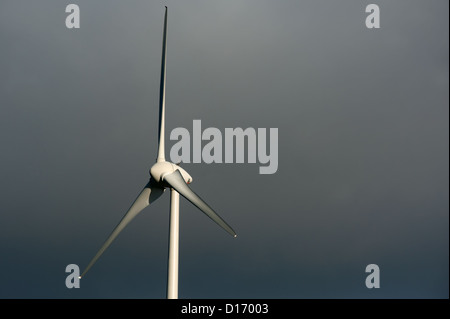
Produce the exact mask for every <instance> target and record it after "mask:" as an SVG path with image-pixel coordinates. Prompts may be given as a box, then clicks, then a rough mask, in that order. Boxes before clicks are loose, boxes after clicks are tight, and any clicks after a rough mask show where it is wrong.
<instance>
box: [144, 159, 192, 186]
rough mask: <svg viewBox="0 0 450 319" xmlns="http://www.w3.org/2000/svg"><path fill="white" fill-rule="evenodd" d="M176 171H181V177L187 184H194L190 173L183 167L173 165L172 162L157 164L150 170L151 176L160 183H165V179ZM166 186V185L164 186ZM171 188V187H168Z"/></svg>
mask: <svg viewBox="0 0 450 319" xmlns="http://www.w3.org/2000/svg"><path fill="white" fill-rule="evenodd" d="M176 170H179V171H180V173H181V176H182V177H183V179H184V181H185V182H186V184H190V183H192V176H191V175H189V173H188V172H186V170H185V169H184V168H182V167H181V166H179V165H177V164H174V163H171V162H157V163H155V164H154V165H153V166H152V167H151V168H150V175H151V176H152V177H153V179H154V180H155V181H156V182H158V183H161V182H164V177H165V176H166V175H168V174H172V173H174V172H175V171H176ZM164 186H166V185H164ZM166 187H170V186H166Z"/></svg>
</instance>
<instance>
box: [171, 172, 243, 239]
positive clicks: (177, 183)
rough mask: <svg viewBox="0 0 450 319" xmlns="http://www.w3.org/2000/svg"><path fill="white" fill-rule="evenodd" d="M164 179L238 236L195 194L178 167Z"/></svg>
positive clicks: (224, 227)
mask: <svg viewBox="0 0 450 319" xmlns="http://www.w3.org/2000/svg"><path fill="white" fill-rule="evenodd" d="M164 181H165V182H166V183H167V184H169V185H170V186H171V187H172V188H174V189H175V190H176V191H177V192H178V193H180V194H181V195H182V196H183V197H184V198H186V199H187V200H188V201H190V202H191V203H192V204H194V205H195V206H197V208H198V209H200V210H201V211H202V212H203V213H205V214H206V215H207V216H208V217H209V218H211V219H212V220H213V221H215V222H216V223H217V224H218V225H219V226H220V227H222V228H223V229H225V230H226V231H227V232H228V233H229V234H230V235H231V236H233V237H236V236H237V235H236V233H235V231H234V230H233V229H232V228H231V227H230V225H228V224H227V223H226V222H225V221H224V220H223V219H222V218H221V217H220V216H219V215H218V214H217V213H216V212H215V211H214V210H213V209H212V208H211V207H209V206H208V204H206V203H205V202H204V201H203V200H202V199H201V198H200V197H199V196H198V195H197V194H195V193H194V192H193V191H192V190H191V189H190V188H189V186H188V185H187V184H186V182H185V181H184V178H183V176H182V175H181V173H180V171H179V170H178V169H177V170H176V171H175V172H173V173H171V174H167V175H165V176H164Z"/></svg>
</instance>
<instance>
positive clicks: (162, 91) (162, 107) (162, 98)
mask: <svg viewBox="0 0 450 319" xmlns="http://www.w3.org/2000/svg"><path fill="white" fill-rule="evenodd" d="M166 43H167V7H166V13H165V15H164V31H163V43H162V55H161V79H160V83H159V131H158V134H159V144H158V157H157V158H156V161H157V162H165V160H166V159H165V155H164V153H165V151H164V133H165V125H164V121H165V112H166V47H167V45H166Z"/></svg>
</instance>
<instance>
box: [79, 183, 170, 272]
mask: <svg viewBox="0 0 450 319" xmlns="http://www.w3.org/2000/svg"><path fill="white" fill-rule="evenodd" d="M163 192H164V189H163V188H161V187H159V186H158V185H156V182H154V181H153V179H151V180H150V181H149V182H148V184H147V185H146V186H145V187H144V189H143V190H142V191H141V193H140V194H139V195H138V197H137V198H136V200H135V201H134V203H133V204H132V205H131V207H130V208H129V209H128V211H127V212H126V214H125V215H124V216H123V217H122V220H121V221H120V222H119V224H117V226H116V228H114V230H113V231H112V233H111V234H110V235H109V237H108V239H107V240H106V241H105V242H104V244H103V246H102V247H101V248H100V250H99V251H98V252H97V254H96V255H95V256H94V258H92V260H91V262H90V263H89V264H88V266H87V267H86V269H85V270H84V271H83V273H82V274H81V276H80V278H81V277H83V276H84V275H85V274H86V273H87V272H88V271H89V269H90V268H91V267H92V266H93V265H94V264H95V262H96V261H97V259H98V258H99V257H100V256H101V255H102V254H103V253H104V252H105V250H106V249H107V248H108V247H109V245H111V243H112V242H113V240H114V239H115V238H116V237H117V235H119V233H120V232H121V231H122V230H123V229H124V228H125V226H126V225H128V223H129V222H130V221H131V220H132V219H133V218H134V217H135V216H136V215H137V214H139V213H140V212H141V211H142V210H143V209H144V208H145V207H147V206H148V205H150V203H152V202H154V201H155V200H156V199H158V198H159V196H161V194H162V193H163Z"/></svg>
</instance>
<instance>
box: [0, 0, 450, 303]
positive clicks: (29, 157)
mask: <svg viewBox="0 0 450 319" xmlns="http://www.w3.org/2000/svg"><path fill="white" fill-rule="evenodd" d="M68 3H69V2H61V1H56V0H54V1H23V0H21V1H13V0H2V1H1V2H0V42H1V43H2V49H1V50H0V74H1V75H0V145H1V153H0V154H1V156H0V161H1V162H0V163H1V165H0V199H1V208H0V211H1V213H0V297H1V298H164V297H165V291H166V272H167V249H168V230H169V198H170V196H169V194H168V192H166V194H164V195H163V196H162V197H161V198H160V199H159V200H158V201H157V202H155V203H154V204H153V205H151V206H150V207H148V208H146V209H145V210H144V211H143V212H142V213H141V214H140V215H138V216H137V217H136V218H135V219H134V220H133V221H132V222H131V223H130V224H129V225H128V226H127V228H126V229H125V230H124V231H123V232H122V233H121V234H120V235H119V237H118V238H117V239H116V241H114V243H113V244H112V245H111V246H110V248H109V249H108V250H107V251H106V253H105V254H104V255H103V256H102V257H101V259H99V261H98V262H97V264H95V265H94V267H93V268H92V269H91V270H90V272H89V273H88V274H87V275H86V277H85V278H83V280H82V281H81V288H80V289H68V288H66V286H65V279H66V276H67V275H68V274H67V273H65V268H66V265H68V264H72V263H74V264H77V265H79V266H80V268H81V269H83V268H84V267H85V266H86V265H87V263H88V262H89V261H90V259H91V258H92V257H93V255H94V254H95V253H96V251H97V250H98V248H99V247H100V246H101V245H102V243H103V241H104V240H105V239H106V237H107V236H108V235H109V233H110V231H111V230H112V229H113V228H114V226H115V225H116V224H117V223H118V222H119V221H120V219H121V218H122V216H123V215H124V213H125V212H126V210H127V209H128V207H129V206H130V205H131V203H132V202H133V200H134V199H135V197H136V196H137V194H138V193H139V192H140V190H141V189H142V187H143V186H144V185H145V184H146V183H147V181H148V178H149V174H148V170H149V168H150V167H151V166H152V165H153V163H154V161H155V159H156V150H157V135H158V134H157V124H158V101H159V77H160V73H159V72H160V63H161V41H162V28H163V18H164V5H167V6H168V7H169V13H168V40H167V45H168V48H167V89H166V93H167V96H166V107H167V111H166V128H167V131H166V140H167V145H166V156H167V157H168V155H169V151H170V148H171V147H172V146H173V145H174V143H175V141H170V140H169V134H170V132H171V131H172V130H173V129H174V128H177V127H184V128H187V129H188V130H189V131H190V132H192V125H193V120H194V119H200V120H201V121H202V127H203V128H207V127H215V128H218V129H219V130H220V131H221V132H222V133H224V130H225V128H236V127H241V128H248V127H253V128H255V129H256V128H267V129H269V128H278V132H279V136H278V171H277V172H276V173H275V174H271V175H260V174H259V166H260V164H259V163H254V164H250V163H243V164H236V163H233V164H217V163H216V164H215V163H213V164H205V163H189V164H188V163H186V164H182V166H183V167H184V168H185V169H186V170H187V171H188V172H189V173H190V174H191V175H192V176H193V178H194V182H193V183H192V184H191V186H192V189H193V190H194V191H196V192H197V193H198V194H199V195H200V196H201V197H202V198H204V199H205V200H206V201H207V202H208V203H209V204H210V205H211V206H212V207H213V208H215V210H216V211H217V212H218V213H219V214H220V215H221V216H222V217H223V218H224V219H225V220H226V221H227V222H228V223H229V224H230V225H231V226H232V227H233V228H234V229H235V230H236V232H237V233H238V237H237V238H236V239H233V238H232V237H231V236H229V235H228V234H227V233H226V232H224V231H223V230H221V229H220V228H219V227H218V226H217V225H216V224H214V223H213V222H212V221H211V220H210V219H209V218H207V217H205V216H204V215H203V214H202V213H201V212H200V211H198V210H197V209H196V208H195V207H194V206H193V205H191V204H190V203H189V202H187V201H186V200H184V199H181V208H180V214H181V225H180V232H181V234H180V237H181V238H180V282H179V296H180V298H448V297H449V287H448V283H449V277H448V269H449V264H448V261H449V240H448V239H449V195H448V194H449V119H448V118H449V108H448V105H449V90H448V86H449V42H448V38H449V16H448V10H449V8H448V7H449V4H448V1H440V0H434V1H380V0H377V1H372V2H370V1H366V2H364V1H350V0H348V1H343V0H340V1H331V0H328V1H317V0H302V1H294V0H292V1H288V0H283V1H272V0H271V1H261V0H258V1H256V0H254V1H250V0H245V1H242V0H239V1H237V0H236V1H175V0H168V1H150V0H146V1H144V0H142V1H137V0H136V1H134V0H133V1H126V2H124V1H85V0H76V1H73V2H72V3H76V4H78V5H79V7H80V10H81V13H80V17H81V19H80V28H79V29H67V28H66V26H65V19H66V16H67V15H68V14H67V13H66V12H65V7H66V5H67V4H68ZM369 3H376V4H378V5H379V7H380V26H381V27H380V28H379V29H368V28H366V25H365V19H366V16H367V15H368V13H366V12H365V8H366V5H368V4H369ZM204 144H205V143H204ZM368 264H377V265H378V266H379V267H380V271H381V277H380V279H381V288H379V289H368V288H367V287H366V285H365V279H366V276H367V275H368V274H367V273H365V268H366V266H367V265H368Z"/></svg>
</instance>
